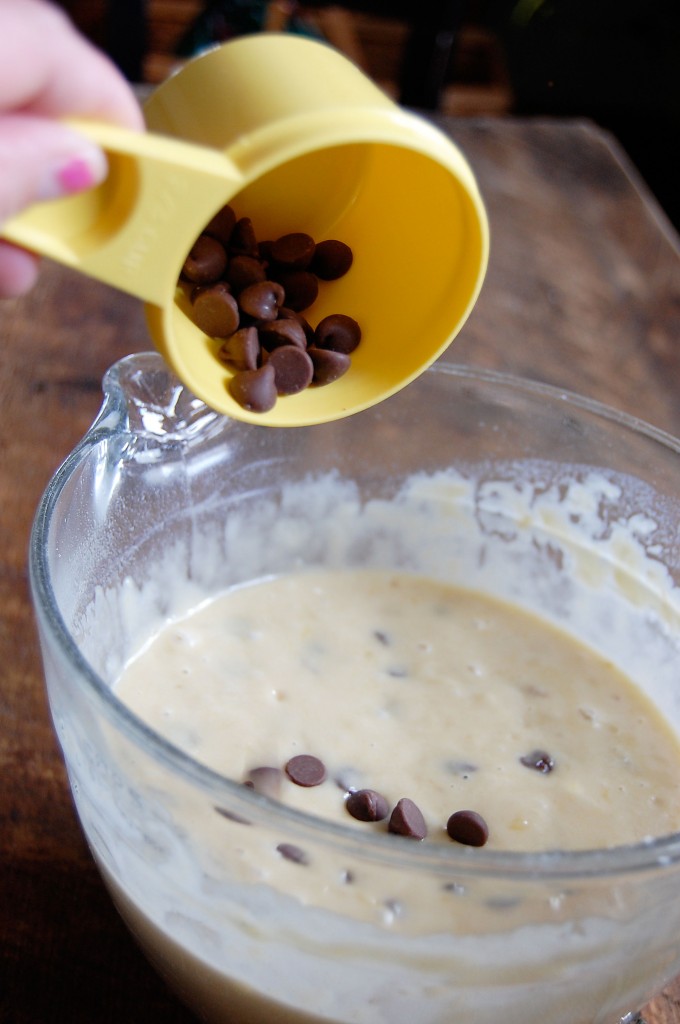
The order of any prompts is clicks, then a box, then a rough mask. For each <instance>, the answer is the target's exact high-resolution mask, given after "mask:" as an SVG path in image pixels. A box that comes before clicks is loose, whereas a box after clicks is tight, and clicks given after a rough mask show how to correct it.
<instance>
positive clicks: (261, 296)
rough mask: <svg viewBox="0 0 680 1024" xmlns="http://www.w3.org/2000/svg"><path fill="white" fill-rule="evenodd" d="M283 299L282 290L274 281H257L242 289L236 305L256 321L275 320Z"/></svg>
mask: <svg viewBox="0 0 680 1024" xmlns="http://www.w3.org/2000/svg"><path fill="white" fill-rule="evenodd" d="M283 299H284V292H283V288H282V287H281V285H280V284H278V283H277V282H276V281H258V282H257V283H256V284H251V285H248V287H247V288H244V289H243V291H242V292H241V294H240V295H239V297H238V304H239V306H240V307H241V309H242V310H243V312H244V313H247V314H248V316H252V317H254V318H255V319H256V320H276V317H277V315H278V312H279V306H281V305H282V304H283Z"/></svg>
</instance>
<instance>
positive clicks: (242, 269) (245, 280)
mask: <svg viewBox="0 0 680 1024" xmlns="http://www.w3.org/2000/svg"><path fill="white" fill-rule="evenodd" d="M226 279H227V281H228V282H229V284H230V285H231V287H232V290H233V291H234V292H235V293H236V294H237V295H238V293H239V292H242V291H243V289H244V288H247V287H248V285H250V284H258V283H259V282H260V281H266V279H267V271H266V270H265V269H264V266H263V265H262V263H260V261H259V260H256V259H255V258H254V257H253V256H234V258H233V259H232V260H231V261H230V263H229V266H228V268H227V273H226Z"/></svg>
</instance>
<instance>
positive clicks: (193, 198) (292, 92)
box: [1, 33, 489, 426]
mask: <svg viewBox="0 0 680 1024" xmlns="http://www.w3.org/2000/svg"><path fill="white" fill-rule="evenodd" d="M145 115H146V122H147V127H148V129H149V130H148V132H145V133H134V132H129V131H126V130H124V129H118V128H115V127H111V126H107V125H103V124H91V123H78V125H77V127H79V128H80V129H81V130H82V131H83V132H84V133H86V134H88V135H90V136H91V137H92V138H94V139H95V140H96V141H98V142H99V143H100V144H101V145H102V147H103V148H104V149H105V150H106V152H107V155H108V158H109V164H110V170H109V175H108V178H107V180H106V181H105V182H104V183H103V184H102V185H100V186H99V187H98V188H96V189H93V190H90V191H89V192H86V193H82V194H79V195H77V196H72V197H69V198H66V199H58V200H54V201H51V202H45V203H40V204H36V205H34V206H32V207H31V208H30V209H28V210H27V211H25V212H24V213H22V214H20V215H19V216H17V217H15V218H13V219H12V220H10V221H9V222H7V223H6V224H5V225H4V226H3V227H2V229H1V233H2V235H3V236H4V237H5V238H7V239H9V240H11V241H13V242H15V243H17V244H19V245H23V246H25V247H26V248H29V249H31V250H33V251H35V252H37V253H40V254H42V255H45V256H48V257H51V258H52V259H54V260H57V261H58V262H60V263H63V264H65V265H67V266H71V267H73V268H75V269H77V270H80V271H82V272H84V273H86V274H89V275H91V276H92V277H95V278H97V279H99V280H102V281H105V282H107V283H108V284H111V285H114V286H116V287H118V288H120V289H122V290H123V291H125V292H128V293H130V294H131V295H135V296H138V297H139V298H140V299H142V300H143V301H144V302H145V303H146V312H147V322H148V325H149V330H150V333H151V336H152V339H153V342H154V344H155V346H156V347H157V348H158V350H159V351H160V352H161V353H162V354H163V356H164V357H165V359H166V360H167V362H168V363H169V364H170V366H171V367H172V369H173V370H174V372H175V373H176V374H177V376H178V377H179V378H180V379H181V380H182V381H183V383H185V384H186V385H187V386H188V387H189V388H190V389H191V390H192V391H193V392H194V393H195V394H196V395H197V396H198V397H199V398H201V399H202V400H203V401H204V402H206V403H207V404H208V405H210V406H212V407H213V408H214V409H217V410H219V411H220V412H223V413H226V414H228V415H230V416H232V417H234V418H236V419H241V420H246V421H250V422H253V423H258V424H262V425H267V426H299V425H307V424H314V423H322V422H324V421H328V420H333V419H338V418H340V417H342V416H347V415H349V414H351V413H355V412H358V411H359V410H361V409H364V408H367V407H368V406H370V405H373V404H375V403H376V402H379V401H382V400H383V399H385V398H387V397H388V396H389V395H391V394H393V393H394V392H396V391H398V390H399V389H400V388H402V387H403V386H404V385H406V384H408V383H409V382H410V381H411V380H413V379H414V378H415V377H416V376H418V374H420V373H421V372H422V371H423V370H424V369H425V368H426V367H427V366H429V365H430V364H431V363H432V362H433V361H434V360H435V359H436V358H437V357H438V356H439V355H440V354H441V353H442V352H443V351H444V349H445V348H446V347H447V346H448V344H449V343H450V342H451V340H452V339H453V337H454V336H455V335H456V334H457V332H458V331H459V329H460V327H461V326H462V324H463V323H464V322H465V320H466V318H467V316H468V315H469V313H470V311H471V309H472V307H473V305H474V303H475V301H476V299H477V296H478V294H479V290H480V288H481V285H482V281H483V277H484V273H485V270H486V264H487V259H488V244H489V233H488V224H487V219H486V215H485V211H484V206H483V203H482V200H481V198H480V195H479V191H478V188H477V185H476V182H475V179H474V176H473V174H472V171H471V169H470V167H469V165H468V164H467V162H466V160H465V158H464V157H463V155H462V153H461V152H460V151H459V149H458V148H457V147H456V146H455V145H454V144H453V143H452V142H451V141H450V140H449V139H448V138H447V137H446V136H445V135H444V134H443V133H441V132H440V131H438V130H437V129H436V128H435V127H434V126H433V125H431V124H430V123H428V122H427V121H425V120H424V119H422V118H420V117H418V116H417V115H415V114H411V113H409V112H407V111H405V110H403V109H401V108H399V107H398V106H397V104H395V103H394V102H393V101H392V100H390V99H389V98H388V97H387V96H386V95H385V94H384V93H383V92H382V91H381V90H380V89H378V88H377V87H376V86H375V85H374V84H373V83H372V82H371V81H370V80H369V79H368V78H367V77H366V76H365V75H364V74H363V72H362V71H360V70H359V69H358V68H357V67H356V66H355V65H354V64H352V63H351V62H350V61H349V60H347V59H346V58H345V57H344V56H342V55H341V54H340V53H338V52H337V51H336V50H334V49H333V48H331V47H330V46H328V45H326V44H325V43H321V42H317V41H316V40H311V39H307V38H304V37H299V36H294V35H287V34H281V35H277V34H266V33H263V34H257V35H252V36H243V37H240V38H238V39H235V40H232V41H230V42H228V43H226V44H224V45H223V46H220V47H217V48H215V49H213V50H210V51H208V52H207V53H205V54H204V55H202V56H200V57H198V58H195V59H194V60H192V61H190V62H189V63H188V64H186V65H185V66H184V67H183V68H182V70H180V71H179V72H178V73H177V74H175V75H174V76H172V77H171V78H169V79H168V80H167V81H166V82H165V83H163V84H162V85H161V86H160V87H159V88H158V89H157V90H156V91H155V92H154V93H153V95H152V96H151V99H150V100H149V102H148V103H147V105H146V108H145ZM226 203H229V204H230V205H231V206H232V207H233V209H234V210H235V212H236V214H237V216H239V217H250V218H251V220H252V222H253V226H254V228H255V232H256V235H257V236H258V238H260V239H262V240H264V239H274V238H277V237H279V236H281V235H284V234H287V233H288V232H299V231H300V232H305V233H307V234H309V235H311V236H312V237H313V238H314V239H315V240H316V241H317V242H318V241H322V240H324V239H328V238H337V239H340V240H341V241H343V242H346V243H347V244H348V245H349V246H350V247H351V249H352V251H353V253H354V261H353V264H352V267H351V269H350V271H349V273H347V274H346V275H345V276H344V277H342V278H340V279H339V280H336V281H331V282H322V283H321V285H320V290H319V296H318V298H317V300H316V302H315V303H314V305H313V306H312V307H311V308H309V309H308V310H306V311H305V313H304V316H305V317H306V318H307V319H308V320H309V322H310V323H311V324H312V326H315V325H316V323H318V322H319V321H320V320H321V319H322V318H323V317H325V316H326V315H328V314H331V313H343V314H346V315H348V316H351V317H353V318H354V319H355V320H357V321H358V323H359V325H360V327H361V330H362V341H361V344H360V345H359V347H358V348H357V349H356V350H355V352H354V353H353V354H352V365H351V367H350V370H349V371H348V372H347V373H346V374H345V375H344V376H343V377H341V378H340V379H339V380H337V381H335V382H334V383H332V384H329V385H326V386H324V387H310V388H307V389H306V390H305V391H303V392H301V393H299V394H297V395H291V396H287V397H280V398H279V399H278V401H277V402H276V405H275V406H274V408H273V409H272V410H271V411H269V412H266V413H254V412H249V411H247V410H245V409H243V408H241V406H240V405H238V403H237V402H235V401H234V399H233V398H232V397H231V395H230V394H229V391H228V382H229V379H230V376H231V373H230V371H229V369H228V368H227V367H225V366H224V365H223V364H222V363H221V362H220V361H219V359H218V358H217V354H216V353H217V350H218V348H219V344H220V343H219V342H217V341H215V339H212V338H209V337H207V336H206V335H205V334H204V333H203V332H202V331H201V330H199V328H198V327H196V326H195V325H194V324H193V323H192V321H191V319H190V316H189V315H188V313H187V307H186V301H185V300H184V301H183V300H182V295H183V292H182V290H181V289H179V288H178V285H177V282H178V278H179V276H180V271H181V268H182V265H183V263H184V260H185V258H186V256H187V253H188V252H189V250H190V248H191V246H192V245H193V243H194V241H195V239H196V238H197V237H198V235H199V234H200V233H201V231H202V229H203V228H204V227H205V226H206V224H207V223H208V221H210V220H211V218H212V217H213V215H214V214H215V213H216V212H217V211H218V210H219V209H220V208H221V207H222V206H223V205H224V204H226Z"/></svg>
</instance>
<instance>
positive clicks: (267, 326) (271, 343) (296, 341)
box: [258, 319, 307, 351]
mask: <svg viewBox="0 0 680 1024" xmlns="http://www.w3.org/2000/svg"><path fill="white" fill-rule="evenodd" d="M258 331H259V334H260V341H261V343H262V345H264V347H265V348H266V349H268V350H269V351H271V350H272V349H275V348H278V347H279V345H296V346H297V347H298V348H300V349H302V350H303V351H305V350H306V348H307V339H306V337H305V332H304V330H303V327H302V324H299V323H298V322H297V320H292V319H289V320H286V319H284V320H281V319H279V320H268V321H265V323H262V324H258Z"/></svg>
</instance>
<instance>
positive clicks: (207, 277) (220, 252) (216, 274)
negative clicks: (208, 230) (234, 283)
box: [182, 235, 227, 284]
mask: <svg viewBox="0 0 680 1024" xmlns="http://www.w3.org/2000/svg"><path fill="white" fill-rule="evenodd" d="M226 269H227V254H226V252H225V249H224V246H223V245H222V244H221V242H218V241H217V239H216V238H212V237H211V236H210V235H199V237H198V238H197V239H196V241H195V242H194V244H193V245H192V247H191V249H190V250H189V255H188V256H187V258H186V259H185V261H184V266H183V267H182V277H183V278H184V279H185V280H187V281H191V282H192V283H193V284H212V283H213V282H214V281H219V279H220V278H221V277H222V274H223V273H224V271H225V270H226Z"/></svg>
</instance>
